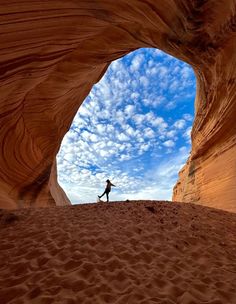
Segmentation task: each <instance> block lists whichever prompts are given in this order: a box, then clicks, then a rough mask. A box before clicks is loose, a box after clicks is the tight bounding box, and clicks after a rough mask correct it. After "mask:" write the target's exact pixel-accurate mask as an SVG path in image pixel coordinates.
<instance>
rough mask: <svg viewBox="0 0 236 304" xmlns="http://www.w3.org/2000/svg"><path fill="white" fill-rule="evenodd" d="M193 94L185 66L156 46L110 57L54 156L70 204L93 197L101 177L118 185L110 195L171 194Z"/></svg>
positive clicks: (187, 145) (186, 146)
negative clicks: (106, 67)
mask: <svg viewBox="0 0 236 304" xmlns="http://www.w3.org/2000/svg"><path fill="white" fill-rule="evenodd" d="M195 94H196V87H195V76H194V73H193V70H192V69H191V67H190V66H189V65H187V64H186V63H184V62H181V61H179V60H177V59H175V58H173V57H172V56H169V55H167V54H165V53H163V52H161V51H159V50H157V49H148V48H145V49H139V50H137V51H134V52H132V53H130V54H128V55H126V56H124V57H123V58H121V59H119V60H116V61H114V62H112V63H111V65H110V66H109V68H108V70H107V72H106V73H105V75H104V76H103V78H102V79H101V80H100V81H99V83H98V84H96V85H95V86H94V87H93V89H92V91H91V92H90V94H89V95H88V97H87V98H86V100H85V101H84V103H83V105H81V107H80V109H79V111H78V113H77V115H76V116H75V119H74V121H73V123H72V126H71V128H70V131H69V132H68V133H67V134H66V136H65V137H64V139H63V141H62V145H61V149H60V152H59V154H58V157H57V168H58V179H59V181H60V183H61V185H62V187H63V189H64V190H65V191H66V192H67V195H68V197H69V198H70V199H71V202H72V203H80V202H94V201H95V200H96V194H99V192H100V191H101V188H102V187H103V184H104V182H105V180H106V179H107V178H111V179H112V180H113V181H114V183H115V184H116V186H118V187H116V188H115V189H114V190H115V191H113V192H112V195H111V198H113V200H126V199H160V200H171V197H172V190H173V187H174V184H175V183H176V181H177V174H178V171H179V170H180V168H181V167H182V166H183V165H184V163H185V162H186V160H187V157H188V156H189V153H190V149H191V141H190V132H191V127H192V122H193V116H194V113H193V112H194V111H193V105H194V99H195Z"/></svg>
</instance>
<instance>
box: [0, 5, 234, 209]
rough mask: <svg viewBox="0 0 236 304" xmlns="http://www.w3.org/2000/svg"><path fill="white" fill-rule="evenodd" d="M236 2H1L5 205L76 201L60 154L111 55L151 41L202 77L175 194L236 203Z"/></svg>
mask: <svg viewBox="0 0 236 304" xmlns="http://www.w3.org/2000/svg"><path fill="white" fill-rule="evenodd" d="M235 6H236V3H235V0H225V1H213V0H208V1H207V0H204V1H200V0H199V1H197V0H165V1H163V0H143V1H138V0H129V1H127V0H120V1H106V0H97V1H95V0H94V1H92V0H90V1H89V0H87V1H86V0H85V1H79V0H77V1H76V0H74V1H72V0H68V1H62V0H51V1H39V0H38V1H37V0H36V1H30V2H29V1H26V0H22V1H20V2H17V1H13V0H2V1H1V3H0V8H1V15H0V34H1V46H0V68H1V73H0V77H1V86H0V118H1V130H0V168H1V170H0V207H2V208H5V207H7V208H14V207H17V206H47V205H51V204H57V205H59V204H69V200H68V198H67V197H66V195H65V193H64V192H63V190H62V189H61V188H60V187H59V185H58V184H57V177H56V162H55V158H56V154H57V152H58V150H59V147H60V143H61V141H62V138H63V136H64V135H65V133H66V132H67V131H68V129H69V127H70V124H71V122H72V120H73V117H74V115H75V113H76V112H77V110H78V108H79V106H80V105H81V103H82V102H83V100H84V99H85V97H86V96H87V95H88V93H89V91H90V90H91V88H92V86H93V84H95V83H96V82H97V81H98V80H99V79H100V78H101V76H102V75H103V74H104V72H105V71H106V69H107V67H108V66H109V64H110V63H111V62H112V61H113V60H115V59H117V58H119V57H122V56H124V55H125V54H127V53H129V52H131V51H133V50H135V49H137V48H140V47H154V48H159V49H161V50H163V51H165V52H167V53H169V54H171V55H172V56H175V57H177V58H179V59H181V60H184V61H186V62H188V63H189V64H190V65H192V67H193V68H194V71H195V73H196V77H197V96H196V102H195V108H196V117H195V121H194V126H193V132H192V143H193V148H192V153H191V156H190V158H189V162H188V165H186V167H185V168H184V170H183V171H182V173H181V175H180V180H179V182H178V183H177V185H176V187H175V189H174V199H175V200H180V201H186V202H189V201H192V202H198V203H202V204H205V205H211V206H216V207H219V208H224V209H227V210H232V211H236V203H235V200H236V161H235V155H236V124H235V119H236V104H235V99H236V90H235V89H236V85H235V74H236V52H235V46H236V35H235V29H236V21H235ZM222 197H224V200H222ZM222 202H224V203H222Z"/></svg>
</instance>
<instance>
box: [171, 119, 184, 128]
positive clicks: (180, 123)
mask: <svg viewBox="0 0 236 304" xmlns="http://www.w3.org/2000/svg"><path fill="white" fill-rule="evenodd" d="M185 125H186V121H185V120H184V119H179V120H177V121H176V122H175V123H174V127H175V128H177V129H183V128H184V127H185Z"/></svg>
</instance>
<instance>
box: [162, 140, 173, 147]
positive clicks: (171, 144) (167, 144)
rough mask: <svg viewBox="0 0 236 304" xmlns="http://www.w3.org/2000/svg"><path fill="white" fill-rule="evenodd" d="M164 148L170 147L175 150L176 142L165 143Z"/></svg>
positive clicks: (168, 141)
mask: <svg viewBox="0 0 236 304" xmlns="http://www.w3.org/2000/svg"><path fill="white" fill-rule="evenodd" d="M163 146H165V147H168V148H173V147H174V146H175V142H174V141H173V140H171V139H169V140H167V141H165V142H163Z"/></svg>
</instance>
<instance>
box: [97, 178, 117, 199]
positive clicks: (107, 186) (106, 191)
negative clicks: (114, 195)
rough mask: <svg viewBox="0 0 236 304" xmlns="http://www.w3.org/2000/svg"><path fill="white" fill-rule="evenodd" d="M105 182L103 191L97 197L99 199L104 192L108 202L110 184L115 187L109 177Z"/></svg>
mask: <svg viewBox="0 0 236 304" xmlns="http://www.w3.org/2000/svg"><path fill="white" fill-rule="evenodd" d="M106 183H107V185H106V189H105V191H104V192H103V194H102V195H98V197H99V199H100V198H101V197H103V195H104V194H106V196H107V203H108V202H109V193H110V192H111V186H113V187H115V185H113V184H112V183H111V182H110V181H109V179H108V180H106Z"/></svg>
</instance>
